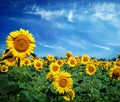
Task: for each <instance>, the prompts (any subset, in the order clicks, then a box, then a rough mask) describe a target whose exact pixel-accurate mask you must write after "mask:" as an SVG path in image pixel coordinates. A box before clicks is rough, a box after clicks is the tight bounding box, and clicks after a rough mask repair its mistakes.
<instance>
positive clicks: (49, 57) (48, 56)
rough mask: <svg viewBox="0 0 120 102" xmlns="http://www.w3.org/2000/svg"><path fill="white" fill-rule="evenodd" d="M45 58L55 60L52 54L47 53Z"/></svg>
mask: <svg viewBox="0 0 120 102" xmlns="http://www.w3.org/2000/svg"><path fill="white" fill-rule="evenodd" d="M46 58H47V59H48V61H54V60H55V58H54V56H52V55H47V56H46Z"/></svg>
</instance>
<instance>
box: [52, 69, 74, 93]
mask: <svg viewBox="0 0 120 102" xmlns="http://www.w3.org/2000/svg"><path fill="white" fill-rule="evenodd" d="M53 86H54V88H55V89H56V91H57V92H59V93H62V94H64V93H67V92H68V91H69V90H70V89H71V88H72V86H73V80H72V78H71V74H70V73H68V72H65V71H61V72H59V73H58V74H56V75H55V77H54V81H53Z"/></svg>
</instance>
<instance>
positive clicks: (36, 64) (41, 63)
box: [33, 60, 43, 70]
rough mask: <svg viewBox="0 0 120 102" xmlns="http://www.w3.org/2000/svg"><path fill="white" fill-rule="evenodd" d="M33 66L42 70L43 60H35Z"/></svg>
mask: <svg viewBox="0 0 120 102" xmlns="http://www.w3.org/2000/svg"><path fill="white" fill-rule="evenodd" d="M33 66H34V67H35V68H36V70H40V69H42V68H43V62H42V61H40V60H34V62H33Z"/></svg>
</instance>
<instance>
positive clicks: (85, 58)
mask: <svg viewBox="0 0 120 102" xmlns="http://www.w3.org/2000/svg"><path fill="white" fill-rule="evenodd" d="M81 61H82V64H87V63H89V61H90V57H89V56H88V55H82V58H81Z"/></svg>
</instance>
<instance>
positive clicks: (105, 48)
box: [94, 45, 111, 50]
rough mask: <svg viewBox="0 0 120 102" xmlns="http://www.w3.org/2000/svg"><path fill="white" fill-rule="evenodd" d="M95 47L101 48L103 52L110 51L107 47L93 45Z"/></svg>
mask: <svg viewBox="0 0 120 102" xmlns="http://www.w3.org/2000/svg"><path fill="white" fill-rule="evenodd" d="M94 46H95V47H98V48H101V49H104V50H111V49H110V48H109V47H107V46H102V45H94Z"/></svg>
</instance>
